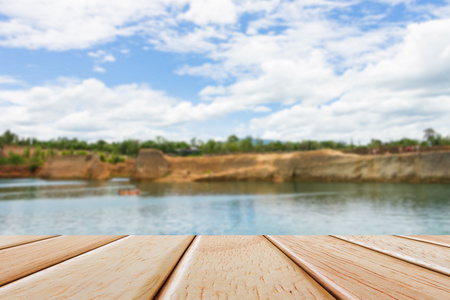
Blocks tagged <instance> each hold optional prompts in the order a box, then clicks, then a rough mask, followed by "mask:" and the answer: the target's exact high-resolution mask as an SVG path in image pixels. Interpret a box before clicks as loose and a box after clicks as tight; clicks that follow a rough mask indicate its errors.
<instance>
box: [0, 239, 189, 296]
mask: <svg viewBox="0 0 450 300" xmlns="http://www.w3.org/2000/svg"><path fill="white" fill-rule="evenodd" d="M192 239H193V236H129V237H126V238H123V239H120V240H118V241H116V242H113V243H110V244H108V245H106V246H103V247H100V248H98V249H95V250H93V251H90V252H87V253H85V254H83V255H80V256H78V257H75V258H73V259H71V260H68V261H65V262H63V263H60V264H58V265H55V266H53V267H51V268H48V269H45V270H42V271H40V272H37V273H35V274H33V275H30V276H28V277H25V278H22V279H20V280H17V281H15V282H12V283H10V284H8V285H6V286H3V287H1V288H0V298H1V299H151V298H152V297H153V296H154V295H155V294H156V292H157V291H158V290H159V288H160V286H161V285H162V284H163V282H164V281H165V280H166V278H167V277H168V276H169V274H170V272H171V271H172V270H173V268H174V267H175V265H176V263H177V262H178V260H179V259H180V257H181V255H182V254H183V253H184V251H185V249H186V248H187V247H188V245H189V243H190V242H191V241H192Z"/></svg>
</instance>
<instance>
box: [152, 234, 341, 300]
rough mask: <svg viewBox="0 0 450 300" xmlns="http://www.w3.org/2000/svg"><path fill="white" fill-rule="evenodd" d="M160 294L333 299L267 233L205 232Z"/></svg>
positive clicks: (180, 296) (171, 295)
mask: <svg viewBox="0 0 450 300" xmlns="http://www.w3.org/2000/svg"><path fill="white" fill-rule="evenodd" d="M158 296H159V297H158V299H288V298H289V299H333V297H332V296H331V295H330V294H329V293H328V292H326V290H324V289H323V288H322V287H321V286H320V285H319V284H317V282H315V281H314V280H313V279H312V278H310V277H309V276H308V275H307V274H306V273H305V272H304V271H303V270H302V269H301V268H299V267H298V266H297V265H296V264H295V263H294V262H292V261H291V260H290V259H289V258H288V257H287V256H286V255H284V254H283V253H282V252H281V251H279V250H278V249H277V248H275V247H274V246H273V245H272V244H271V243H270V242H269V241H267V239H265V238H264V237H262V236H199V237H196V239H195V240H194V242H193V243H192V245H191V247H189V249H188V251H187V252H186V254H185V255H184V256H183V258H182V260H181V262H180V263H179V265H178V266H177V268H176V269H175V271H174V272H173V273H172V275H171V277H170V278H169V280H168V281H167V283H166V284H165V285H164V287H163V289H162V291H161V293H160V294H159V295H158Z"/></svg>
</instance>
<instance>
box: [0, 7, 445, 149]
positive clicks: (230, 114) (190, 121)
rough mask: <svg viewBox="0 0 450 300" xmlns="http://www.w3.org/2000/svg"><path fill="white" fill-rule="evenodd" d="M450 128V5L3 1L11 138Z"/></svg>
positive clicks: (396, 133) (0, 95) (1, 117)
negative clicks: (13, 135) (12, 134)
mask: <svg viewBox="0 0 450 300" xmlns="http://www.w3.org/2000/svg"><path fill="white" fill-rule="evenodd" d="M428 127H432V128H434V129H435V130H436V131H438V132H440V133H442V134H444V135H448V134H450V1H446V0H442V1H440V0H435V1H426V0H422V1H414V0H382V1H358V0H335V1H327V0H302V1H283V0H236V1H232V0H151V1H144V0H142V1H123V0H70V1H69V0H66V1H60V0H40V1H36V0H15V1H11V0H0V132H3V131H5V130H6V129H11V130H12V131H13V132H15V133H18V134H19V135H20V136H34V137H38V138H40V139H50V138H57V137H62V136H66V137H77V138H79V139H84V140H89V141H92V140H97V139H100V138H102V139H106V140H109V141H112V140H122V139H126V138H136V139H140V140H148V139H154V138H155V137H156V136H158V135H161V136H164V137H166V138H168V139H177V140H181V139H184V140H190V139H191V138H192V137H197V138H200V139H203V140H207V139H209V138H214V139H223V138H226V137H227V136H228V135H230V134H237V135H238V136H240V137H244V136H246V135H252V136H254V137H260V138H264V139H280V140H293V141H296V140H304V139H317V140H325V139H333V140H341V141H346V142H350V141H351V140H353V141H354V142H355V143H359V142H361V143H365V142H367V141H369V140H370V139H371V138H379V139H383V140H386V141H387V140H391V139H398V138H401V137H404V136H408V137H411V138H422V136H423V130H424V129H425V128H428Z"/></svg>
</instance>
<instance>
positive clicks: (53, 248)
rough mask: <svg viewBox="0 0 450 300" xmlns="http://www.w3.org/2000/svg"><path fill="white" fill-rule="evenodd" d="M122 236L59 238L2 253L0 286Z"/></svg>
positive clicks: (0, 259)
mask: <svg viewBox="0 0 450 300" xmlns="http://www.w3.org/2000/svg"><path fill="white" fill-rule="evenodd" d="M122 237H123V236H114V235H111V236H107V235H105V236H92V235H86V236H70V235H69V236H59V237H55V238H51V239H46V240H41V241H37V242H33V243H30V244H24V245H20V246H16V247H13V248H7V249H3V250H0V266H2V272H0V286H1V285H3V284H6V283H8V282H11V281H13V280H16V279H18V278H21V277H23V276H26V275H28V274H31V273H33V272H36V271H39V270H42V269H44V268H47V267H50V266H52V265H54V264H57V263H59V262H62V261H65V260H67V259H69V258H72V257H74V256H77V255H80V254H82V253H84V252H87V251H89V250H92V249H95V248H97V247H100V246H103V245H105V244H108V243H110V242H113V241H115V240H118V239H120V238H122Z"/></svg>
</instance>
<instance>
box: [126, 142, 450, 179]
mask: <svg viewBox="0 0 450 300" xmlns="http://www.w3.org/2000/svg"><path fill="white" fill-rule="evenodd" d="M132 179H133V180H156V181H374V182H450V152H428V153H409V154H403V155H400V154H396V155H392V154H391V155H378V156H371V155H365V156H362V155H356V154H343V153H342V152H340V151H334V150H319V151H309V152H297V153H289V154H239V155H223V156H213V157H169V156H166V155H164V154H162V153H161V152H159V151H157V150H147V149H145V150H141V152H140V153H139V156H138V158H137V161H136V168H135V171H134V172H133V174H132Z"/></svg>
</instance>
